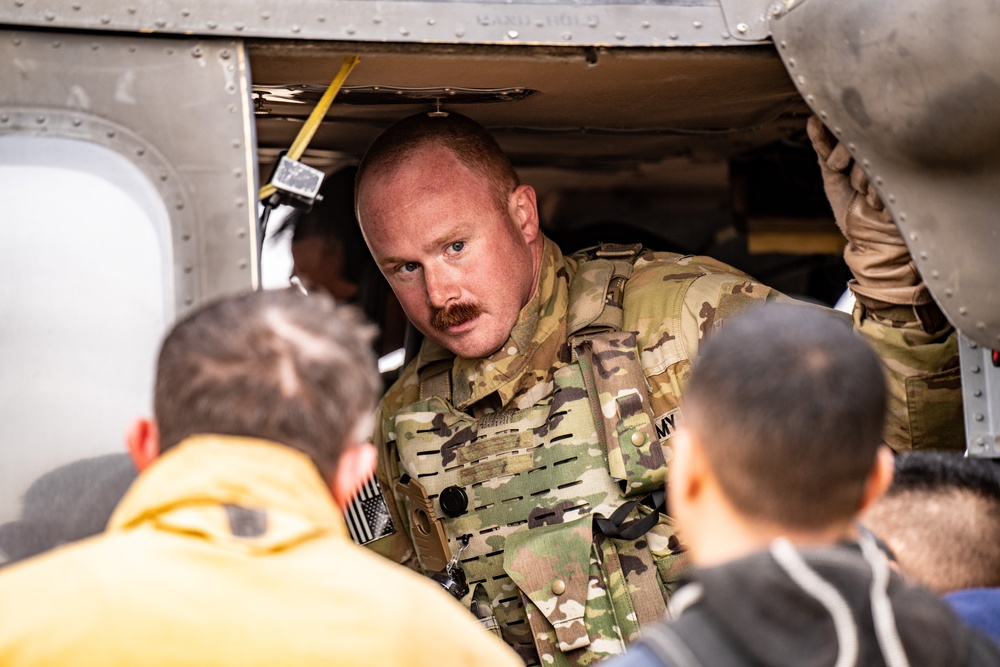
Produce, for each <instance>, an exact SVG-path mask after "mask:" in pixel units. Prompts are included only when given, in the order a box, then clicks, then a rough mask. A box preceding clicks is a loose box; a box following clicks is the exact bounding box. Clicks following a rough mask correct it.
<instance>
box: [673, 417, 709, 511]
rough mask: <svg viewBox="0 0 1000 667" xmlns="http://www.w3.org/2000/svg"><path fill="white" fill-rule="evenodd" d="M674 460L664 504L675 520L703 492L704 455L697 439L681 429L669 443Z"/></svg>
mask: <svg viewBox="0 0 1000 667" xmlns="http://www.w3.org/2000/svg"><path fill="white" fill-rule="evenodd" d="M670 446H671V448H672V450H673V456H672V457H671V459H670V465H669V468H668V480H667V496H668V499H667V502H668V505H667V506H668V507H669V508H670V513H671V515H673V516H674V517H676V516H677V515H678V514H684V511H685V508H687V507H688V505H689V503H691V502H692V501H695V500H697V499H698V497H699V496H700V495H701V492H702V491H703V485H704V479H703V473H704V454H703V452H702V450H701V445H700V443H699V442H698V439H697V436H696V435H695V434H694V433H693V432H692V431H690V430H689V429H687V428H684V427H683V426H682V427H681V428H679V429H678V430H677V432H676V433H675V434H674V437H673V438H671V439H670Z"/></svg>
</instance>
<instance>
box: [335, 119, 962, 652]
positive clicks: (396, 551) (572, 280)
mask: <svg viewBox="0 0 1000 667" xmlns="http://www.w3.org/2000/svg"><path fill="white" fill-rule="evenodd" d="M820 127H821V126H820ZM824 136H825V135H824ZM816 138H817V139H819V138H823V137H820V136H819V135H817V137H816ZM817 146H818V147H820V145H819V144H817ZM824 152H825V155H824ZM831 153H834V154H833V156H832V158H833V159H832V161H831V160H830V159H828V158H831ZM842 153H843V151H840V152H834V150H833V147H832V146H830V145H829V141H827V144H826V145H825V151H824V150H820V154H821V156H822V160H821V166H823V167H824V174H825V176H824V177H825V179H826V185H827V190H828V193H830V196H831V201H832V202H833V203H834V206H835V214H836V216H837V218H838V222H840V223H841V226H842V229H844V230H845V233H846V234H847V235H848V238H849V239H850V238H851V234H852V233H853V234H856V233H858V230H859V229H860V230H862V231H864V230H868V229H872V228H875V229H877V231H879V232H880V233H881V232H883V231H884V230H885V229H886V228H888V229H890V230H894V229H895V227H894V225H893V223H892V221H891V218H888V214H887V213H885V212H884V211H881V210H879V209H878V207H877V206H876V205H877V204H878V203H879V202H877V196H869V197H865V194H867V193H862V192H856V190H857V188H854V187H853V186H852V185H851V180H850V173H849V172H850V169H851V168H852V165H851V164H850V163H844V164H841V162H843V161H842V160H839V158H840V157H842ZM828 163H829V164H828ZM859 171H860V168H859ZM862 175H863V174H862ZM859 182H860V181H859V180H858V179H856V180H855V183H859ZM845 184H846V186H845ZM845 187H846V188H847V189H849V190H850V192H849V193H848V192H847V190H845ZM852 193H853V194H856V195H857V197H848V196H847V195H848V194H852ZM871 194H874V193H871ZM834 195H836V196H834ZM355 200H356V206H357V212H358V219H359V221H360V224H361V228H362V231H363V233H364V235H365V239H366V241H367V243H368V246H369V248H370V250H371V251H372V255H373V256H374V258H375V261H376V262H377V264H378V266H379V268H380V269H381V271H382V272H383V274H384V275H385V276H386V278H387V279H388V281H389V284H390V286H391V287H392V289H393V291H394V292H395V294H396V296H397V297H398V298H399V301H400V303H401V304H402V306H403V309H404V310H405V311H406V314H407V316H408V317H409V318H410V320H411V322H412V323H413V324H414V325H415V326H416V328H417V329H419V330H420V331H421V332H422V333H423V334H424V335H425V336H426V340H425V342H424V344H423V346H422V348H421V350H420V352H419V354H418V355H417V357H416V359H415V360H414V361H413V362H412V363H411V364H410V365H409V366H408V367H407V368H406V369H405V370H404V371H403V374H402V376H401V377H400V379H399V381H398V382H397V383H396V384H395V385H394V386H393V387H392V388H391V389H390V390H389V391H388V393H387V394H386V395H385V397H384V398H383V400H382V402H381V404H380V412H379V416H378V418H377V423H376V427H375V434H374V441H375V444H376V445H377V446H378V447H379V449H380V463H379V467H378V473H377V476H378V481H379V485H380V486H381V489H382V493H383V494H384V495H385V497H386V500H387V504H388V506H389V508H390V511H391V514H392V520H393V525H394V528H395V532H394V533H392V534H391V535H388V536H386V537H384V538H382V539H377V540H375V541H374V542H373V543H372V547H373V548H374V549H376V550H377V551H380V552H381V553H383V554H384V555H387V556H388V557H390V558H392V559H394V560H396V561H398V562H401V563H405V564H407V565H409V566H411V567H413V568H415V569H418V570H420V571H422V572H424V573H425V574H428V575H432V576H434V577H435V578H437V579H438V580H439V581H440V582H441V583H442V584H443V585H444V586H445V587H446V588H448V589H449V590H450V591H451V592H452V593H453V594H455V596H456V597H459V598H461V599H462V600H463V602H464V603H465V604H466V605H467V606H469V607H470V609H472V611H473V612H474V613H475V614H476V615H477V616H478V617H479V618H480V620H481V621H482V622H483V624H484V625H485V626H486V627H488V628H490V629H491V630H493V631H494V632H497V633H498V634H500V635H501V636H502V637H503V638H504V640H506V641H507V642H508V643H509V644H510V645H512V646H513V647H514V648H515V649H516V650H517V651H518V652H519V654H520V655H521V657H522V658H523V659H524V660H525V662H526V663H528V664H536V663H538V662H539V661H541V663H542V664H590V663H591V662H593V661H595V660H597V659H601V658H604V657H606V656H609V655H613V654H616V653H621V652H623V651H624V649H625V646H626V645H627V644H628V643H629V642H631V641H633V640H634V639H635V638H636V637H637V636H638V634H639V629H640V627H642V626H644V625H647V624H649V623H652V622H654V621H656V620H658V619H660V618H661V617H662V616H663V614H664V613H665V598H666V597H667V596H668V595H669V592H670V590H671V588H672V587H673V585H674V584H675V582H676V579H677V577H678V574H679V572H680V571H681V570H683V568H684V565H685V561H684V556H683V549H682V548H681V546H680V544H679V542H678V539H677V537H676V536H675V535H674V530H673V527H672V522H671V520H670V519H669V518H667V516H666V514H665V513H664V512H662V511H661V510H662V509H663V503H662V500H663V484H664V476H665V471H666V466H667V462H668V461H669V459H670V457H671V455H672V451H671V439H672V438H673V436H674V433H675V431H676V428H677V427H678V426H679V425H680V421H681V406H680V399H681V396H682V392H683V388H684V385H685V382H686V380H687V377H688V375H689V374H690V370H691V364H692V360H693V358H694V357H695V356H696V354H697V350H698V346H699V344H700V343H701V342H702V341H704V340H706V339H707V338H708V337H710V336H711V335H712V333H713V331H715V330H717V329H718V328H719V327H720V326H721V325H722V323H723V322H724V321H725V319H726V318H727V317H728V316H730V315H731V314H734V313H737V312H740V311H743V310H745V309H747V308H749V307H751V306H753V305H754V304H760V303H763V302H768V301H778V300H788V299H787V297H785V296H784V295H782V294H780V293H778V292H776V291H775V290H772V289H770V288H768V287H767V286H765V285H762V284H760V283H758V282H756V281H755V280H754V279H752V278H751V277H750V276H748V275H746V274H743V273H741V272H740V271H738V270H736V269H733V268H732V267H729V266H726V265H724V264H722V263H720V262H717V261H715V260H712V259H710V258H707V257H691V256H681V255H677V254H672V253H659V252H652V251H649V250H645V249H642V248H641V247H638V246H627V245H604V246H601V247H599V248H598V249H596V250H593V251H591V252H589V253H584V254H579V255H575V256H572V257H571V256H566V255H564V254H563V253H562V252H561V251H560V249H559V248H558V247H557V246H556V245H555V244H554V243H552V242H551V241H550V240H548V239H547V238H546V237H545V236H544V234H542V232H541V231H540V229H539V217H538V207H537V202H536V195H535V191H534V189H533V188H532V187H531V186H530V185H527V184H523V183H521V182H520V180H519V179H518V176H517V174H516V172H515V171H514V169H513V168H512V166H511V163H510V161H509V160H508V158H507V157H506V156H505V155H504V153H503V152H502V151H501V149H500V148H499V146H498V145H497V143H496V141H495V140H494V139H493V137H492V136H491V135H490V134H489V133H488V132H487V131H486V130H485V129H484V128H482V127H481V126H480V125H479V124H477V123H475V122H474V121H472V120H470V119H468V118H466V117H464V116H461V115H459V114H454V113H452V114H450V115H448V116H447V117H445V118H441V117H430V116H428V115H426V114H419V115H416V116H411V117H409V118H406V119H404V120H402V121H400V122H398V123H397V124H396V125H394V126H392V127H391V128H389V129H388V130H387V131H386V132H385V133H384V134H383V135H381V136H380V137H379V138H378V139H376V141H375V142H374V143H373V145H372V146H371V147H370V148H369V150H368V152H367V154H366V156H365V158H364V160H363V161H362V163H361V165H360V167H359V172H358V178H357V183H356V190H355ZM883 236H884V237H885V238H886V239H888V241H887V242H883V243H881V244H880V243H879V242H878V241H875V242H869V243H865V244H863V246H861V247H854V246H851V247H854V251H853V254H852V255H849V256H848V261H849V263H850V262H851V261H852V259H853V260H858V259H859V258H861V259H863V260H864V262H857V261H855V263H853V264H851V266H852V268H856V267H860V268H861V269H866V268H871V267H873V266H874V267H875V270H873V271H870V272H868V273H864V272H863V273H864V275H858V274H857V273H856V275H858V278H859V279H861V280H862V281H863V289H862V288H860V287H859V290H860V292H862V293H863V294H860V296H861V297H862V298H860V299H859V306H858V311H856V312H855V322H856V325H857V328H858V330H859V331H860V332H861V334H862V335H864V336H865V337H866V338H867V339H868V340H869V341H871V342H872V343H873V344H874V345H875V346H876V347H877V348H878V349H879V350H880V353H881V354H882V355H883V357H884V359H886V361H887V368H888V372H889V376H890V381H891V383H892V384H893V386H894V387H896V388H897V389H896V390H895V393H894V394H893V395H892V398H891V400H890V405H891V412H892V420H891V422H890V424H889V425H888V427H887V430H886V439H887V441H888V442H889V444H890V445H892V446H893V447H895V448H898V449H905V448H909V447H912V446H914V445H917V446H926V445H934V444H938V445H940V444H952V446H963V443H962V437H961V428H962V426H961V424H962V419H961V402H960V396H959V392H958V386H959V383H958V372H957V369H953V367H954V366H955V365H956V364H955V363H954V362H955V361H956V358H957V347H956V346H955V340H954V332H953V330H952V329H951V328H950V326H949V325H948V324H947V323H946V322H945V321H944V319H943V318H942V317H940V313H939V311H937V310H936V307H935V306H934V304H933V302H931V301H930V298H929V295H928V294H927V291H926V288H923V286H922V282H921V281H920V277H919V276H918V275H916V273H915V272H913V271H912V270H908V268H907V267H908V266H910V265H909V257H908V255H906V248H905V246H904V245H902V243H901V242H900V243H898V244H897V243H895V242H894V240H898V236H892V235H891V234H883ZM887 266H888V267H891V268H892V269H893V270H890V271H885V270H882V269H885V267H887ZM869 274H870V275H869ZM879 280H882V281H883V282H882V283H879ZM880 284H881V285H882V286H884V287H886V288H887V290H888V291H886V292H885V294H888V295H889V298H887V299H886V300H884V301H883V300H880V298H879V297H880V294H882V292H880V291H879V286H880ZM901 287H902V289H899V288H901ZM907 288H908V289H907ZM900 294H903V295H904V298H903V300H902V301H901V300H900V298H899V295H900ZM943 369H944V373H945V375H947V374H948V373H952V371H949V370H947V369H953V370H954V372H953V373H952V374H951V375H947V377H945V375H942V374H941V371H942V370H943ZM952 376H953V377H952ZM928 377H931V378H932V379H933V381H930V380H928V379H927V378H928ZM900 388H901V389H900ZM907 388H908V389H909V393H908V391H907ZM913 396H916V397H917V398H918V399H920V400H917V401H912V400H911V401H909V402H908V401H907V399H908V397H910V398H912V397H913ZM918 404H919V405H918ZM927 405H931V406H933V407H935V409H934V410H932V411H928V410H927V409H926V406H927ZM723 407H724V406H720V409H721V408H723ZM917 409H919V410H920V411H921V412H920V419H919V420H914V419H913V418H912V414H911V412H910V411H911V410H917Z"/></svg>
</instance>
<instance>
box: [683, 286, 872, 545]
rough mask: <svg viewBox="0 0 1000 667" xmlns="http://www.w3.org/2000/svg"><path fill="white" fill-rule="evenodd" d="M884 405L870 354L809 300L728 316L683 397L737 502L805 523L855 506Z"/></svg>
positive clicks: (759, 513)
mask: <svg viewBox="0 0 1000 667" xmlns="http://www.w3.org/2000/svg"><path fill="white" fill-rule="evenodd" d="M885 408H886V387H885V379H884V377H883V374H882V368H881V364H880V362H879V359H878V357H877V356H876V355H875V353H874V352H873V351H872V349H871V348H870V347H869V346H868V345H867V344H866V343H865V342H864V341H862V340H861V339H860V338H859V337H857V336H856V335H855V334H854V332H853V331H852V330H851V328H850V326H849V325H848V324H847V323H846V322H844V321H843V320H841V319H840V318H838V317H836V315H835V314H833V313H827V312H823V311H820V310H818V309H815V308H813V307H811V306H805V305H801V306H795V305H789V304H781V305H776V304H768V305H763V306H758V307H756V308H753V309H751V310H749V311H747V312H745V313H742V314H740V315H737V316H735V317H733V318H731V319H727V320H725V322H724V324H723V325H722V328H721V329H720V330H718V331H717V332H715V333H714V334H713V335H712V337H711V338H710V339H709V341H708V342H707V343H705V344H704V345H703V348H702V351H701V353H700V355H699V357H698V358H697V359H696V361H695V363H694V369H693V371H692V375H691V378H690V381H689V382H688V385H687V388H686V389H685V394H684V418H685V425H686V426H687V427H688V428H689V429H690V430H691V431H692V432H693V433H694V434H695V435H696V436H697V437H698V439H699V440H700V441H701V442H702V444H703V446H704V448H705V452H706V456H707V459H708V462H709V465H710V466H711V468H712V470H713V472H714V473H715V476H716V477H717V478H718V481H719V484H720V485H721V487H722V490H723V492H724V493H725V494H726V495H727V496H728V498H729V500H730V501H731V502H732V503H733V505H734V506H735V507H736V508H737V509H738V511H740V512H741V513H743V514H744V515H745V516H748V517H752V518H756V519H763V520H766V521H769V522H773V523H778V524H780V525H783V526H787V527H789V528H796V529H812V528H821V527H825V526H828V525H831V524H832V523H834V522H836V521H840V520H845V519H849V518H850V517H852V516H853V515H854V514H856V513H857V511H858V509H859V505H860V501H861V496H862V493H863V490H864V486H865V482H866V480H867V478H868V475H869V473H870V472H871V470H872V468H873V466H874V464H875V458H876V454H877V451H878V447H879V445H880V444H881V442H882V429H883V424H884V419H885Z"/></svg>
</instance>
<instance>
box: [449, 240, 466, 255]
mask: <svg viewBox="0 0 1000 667" xmlns="http://www.w3.org/2000/svg"><path fill="white" fill-rule="evenodd" d="M464 248H465V241H455V242H454V243H452V244H451V245H450V246H448V249H449V250H451V251H452V252H462V250H463V249H464Z"/></svg>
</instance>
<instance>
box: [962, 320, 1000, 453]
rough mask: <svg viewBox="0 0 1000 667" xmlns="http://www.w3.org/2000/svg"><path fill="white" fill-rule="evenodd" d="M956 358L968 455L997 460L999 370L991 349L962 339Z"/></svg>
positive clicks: (999, 423)
mask: <svg viewBox="0 0 1000 667" xmlns="http://www.w3.org/2000/svg"><path fill="white" fill-rule="evenodd" d="M959 358H960V360H961V364H962V391H963V395H962V397H963V399H964V401H965V432H966V434H967V438H968V453H969V456H976V457H980V458H1000V367H998V365H997V363H996V362H994V361H993V351H992V350H990V349H988V348H984V347H982V346H981V345H979V344H978V343H976V342H975V341H974V340H969V339H968V338H966V337H965V336H962V337H961V339H960V342H959Z"/></svg>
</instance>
